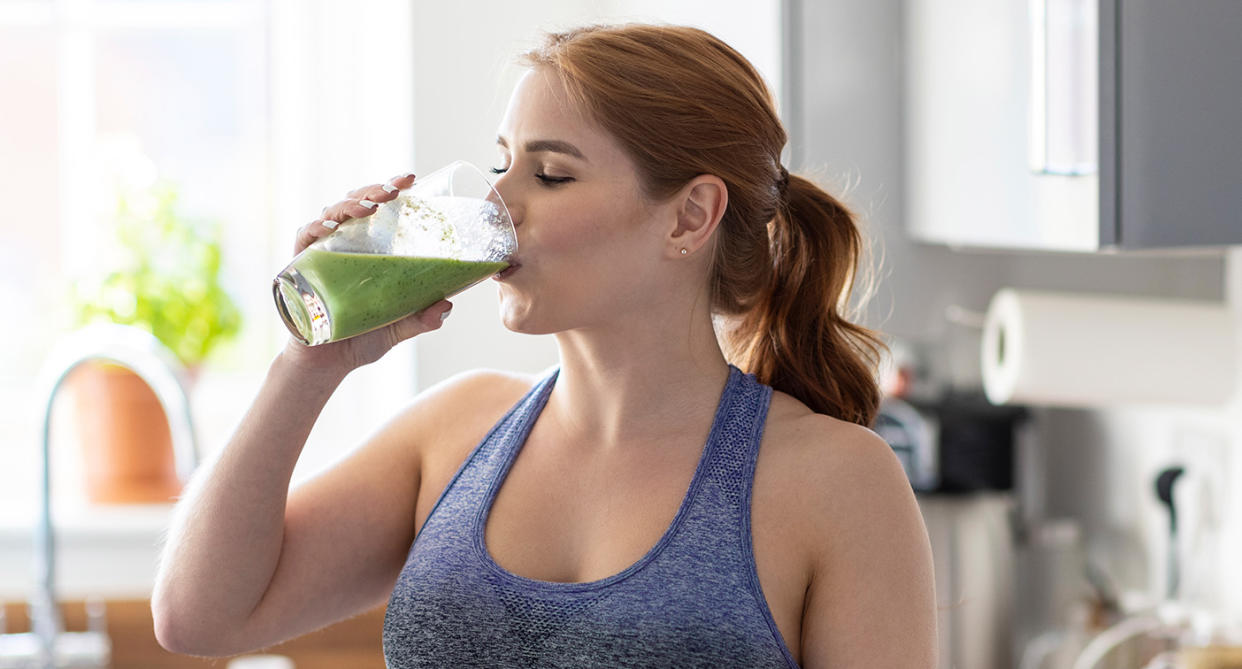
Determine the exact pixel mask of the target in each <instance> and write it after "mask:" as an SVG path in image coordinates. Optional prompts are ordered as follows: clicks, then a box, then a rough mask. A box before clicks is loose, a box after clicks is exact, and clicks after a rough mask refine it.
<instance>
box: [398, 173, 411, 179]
mask: <svg viewBox="0 0 1242 669" xmlns="http://www.w3.org/2000/svg"><path fill="white" fill-rule="evenodd" d="M400 178H402V179H413V178H414V173H413V172H406V173H405V174H402V175H401V177H400Z"/></svg>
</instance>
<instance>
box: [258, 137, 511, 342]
mask: <svg viewBox="0 0 1242 669" xmlns="http://www.w3.org/2000/svg"><path fill="white" fill-rule="evenodd" d="M516 252H517V237H516V235H515V233H514V230H513V222H512V221H511V220H510V218H509V211H508V209H506V208H505V205H504V202H503V201H502V200H501V199H500V195H499V194H498V193H497V192H496V190H495V189H494V188H492V186H491V184H489V183H488V181H487V178H486V177H485V176H484V175H483V173H482V172H481V171H480V170H479V169H478V168H477V167H475V166H473V165H471V164H469V163H465V162H461V161H458V162H455V163H452V164H450V165H448V166H447V167H443V168H441V169H439V170H436V171H435V172H433V173H431V174H430V175H428V176H426V177H423V178H420V179H418V180H417V181H415V182H414V185H412V186H410V187H409V188H407V189H405V190H402V191H401V192H400V193H398V194H397V197H396V198H395V199H393V200H390V201H388V202H384V203H381V204H380V205H379V206H378V207H376V210H375V212H374V213H373V214H371V215H370V216H366V217H364V218H357V219H350V220H347V221H345V222H343V223H341V224H340V226H339V227H337V229H336V230H335V231H333V232H332V234H330V235H327V236H325V237H322V238H320V239H318V240H316V241H315V242H314V243H312V244H311V245H310V246H308V247H306V249H305V250H303V251H302V252H301V253H299V254H298V255H297V256H295V257H294V259H293V261H292V262H291V263H289V266H288V267H286V268H284V269H283V270H281V272H280V274H279V275H277V276H276V279H275V280H274V281H273V283H272V296H273V298H274V299H275V300H276V309H277V311H279V312H280V316H281V318H282V319H283V320H284V322H285V326H287V327H288V328H289V331H290V332H291V333H293V335H294V336H295V337H297V338H298V339H299V340H301V341H302V342H303V343H305V344H310V345H312V346H314V345H317V344H323V343H327V342H333V341H339V340H341V339H346V338H349V337H353V336H355V335H359V334H362V333H364V332H370V331H371V330H375V329H377V328H380V327H383V326H385V325H388V324H390V323H393V322H395V321H398V320H400V319H402V318H404V317H405V316H408V315H410V314H413V313H416V312H419V311H422V310H423V309H425V308H427V307H429V306H431V305H432V304H435V303H436V302H438V301H440V300H442V299H444V298H446V297H450V296H452V295H455V294H457V293H459V292H461V291H463V290H465V289H466V288H469V287H470V286H473V285H474V284H476V283H478V282H479V281H482V280H483V279H485V278H487V277H489V276H491V275H493V274H496V273H497V272H499V271H501V270H503V269H504V268H506V267H508V266H509V259H510V258H511V257H512V256H513V255H514V254H515V253H516Z"/></svg>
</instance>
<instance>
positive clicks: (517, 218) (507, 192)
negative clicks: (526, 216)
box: [492, 174, 524, 228]
mask: <svg viewBox="0 0 1242 669" xmlns="http://www.w3.org/2000/svg"><path fill="white" fill-rule="evenodd" d="M508 176H509V175H508V174H501V175H500V178H498V179H496V180H495V181H493V182H492V189H493V190H494V191H496V194H497V195H499V196H500V199H501V201H502V203H503V204H504V206H505V209H507V210H508V211H509V220H510V221H512V222H513V227H515V228H516V227H518V226H519V225H521V224H522V213H523V209H524V207H523V206H522V204H521V202H520V201H521V197H520V195H519V193H518V190H517V189H516V188H513V187H512V186H511V184H510V183H509V181H508Z"/></svg>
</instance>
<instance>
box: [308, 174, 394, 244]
mask: <svg viewBox="0 0 1242 669" xmlns="http://www.w3.org/2000/svg"><path fill="white" fill-rule="evenodd" d="M414 178H415V177H414V173H413V172H407V173H405V174H400V175H397V176H395V177H393V178H391V179H389V180H388V182H387V183H384V184H371V185H370V186H363V187H362V188H355V189H354V190H352V191H350V192H349V193H347V194H346V195H345V199H344V200H341V201H340V202H337V203H336V204H334V205H331V206H328V207H324V209H323V213H322V214H321V215H320V217H319V218H317V219H315V220H314V221H312V222H310V223H308V224H306V225H304V226H302V227H301V228H299V229H298V232H297V236H296V238H295V239H294V243H293V252H294V254H298V253H301V252H302V250H303V249H305V248H306V247H307V246H310V245H311V243H313V242H314V241H315V240H317V239H319V238H320V237H324V236H326V235H328V234H330V233H331V232H332V231H333V230H334V229H336V227H337V226H338V225H340V224H341V223H344V222H345V221H347V220H349V219H351V218H365V217H367V216H370V215H371V214H373V213H375V210H376V208H378V207H379V205H380V204H381V203H384V202H388V201H389V200H392V199H393V198H395V197H397V193H398V192H399V191H401V190H404V189H406V188H409V187H410V186H412V185H413V184H414Z"/></svg>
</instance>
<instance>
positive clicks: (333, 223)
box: [323, 219, 341, 230]
mask: <svg viewBox="0 0 1242 669" xmlns="http://www.w3.org/2000/svg"><path fill="white" fill-rule="evenodd" d="M340 224H341V223H340V221H334V220H332V219H328V220H326V221H323V227H325V228H327V229H329V230H335V229H336V226H338V225H340Z"/></svg>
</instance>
